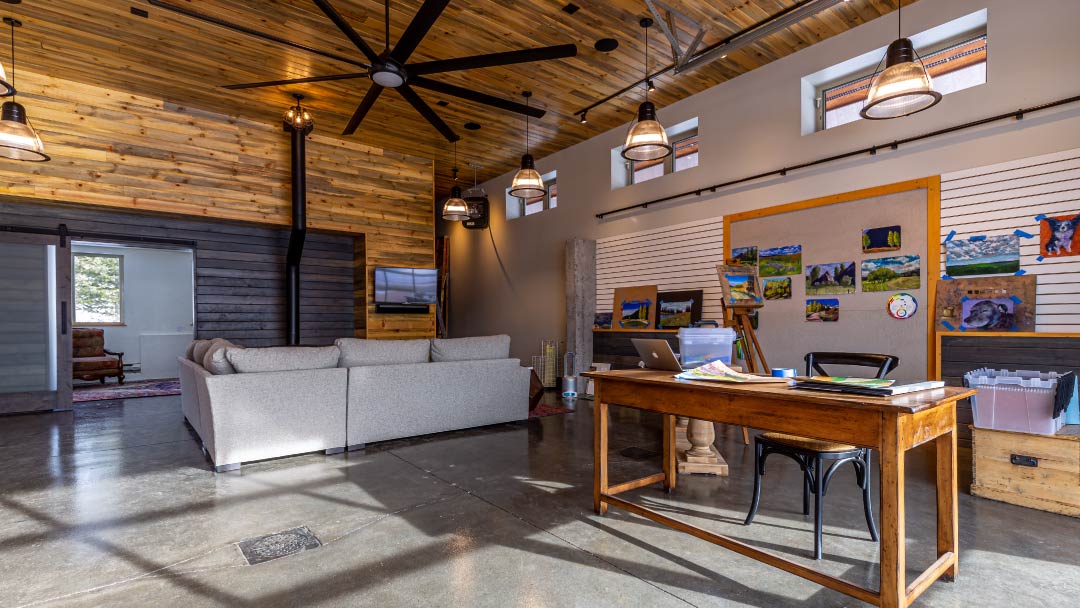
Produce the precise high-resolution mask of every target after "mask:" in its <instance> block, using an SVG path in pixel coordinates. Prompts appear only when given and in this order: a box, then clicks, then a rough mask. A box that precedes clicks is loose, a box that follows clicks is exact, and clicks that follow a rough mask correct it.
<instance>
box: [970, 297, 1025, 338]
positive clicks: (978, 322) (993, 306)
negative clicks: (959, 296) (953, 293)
mask: <svg viewBox="0 0 1080 608" xmlns="http://www.w3.org/2000/svg"><path fill="white" fill-rule="evenodd" d="M1015 305H1016V303H1015V302H1014V301H1013V300H1011V299H1008V298H992V299H986V300H984V299H973V300H965V301H964V304H963V309H962V311H961V314H962V321H961V324H960V328H961V329H965V330H978V331H1012V330H1013V329H1014V328H1015V326H1016V315H1015V312H1014V310H1015V309H1014V306H1015Z"/></svg>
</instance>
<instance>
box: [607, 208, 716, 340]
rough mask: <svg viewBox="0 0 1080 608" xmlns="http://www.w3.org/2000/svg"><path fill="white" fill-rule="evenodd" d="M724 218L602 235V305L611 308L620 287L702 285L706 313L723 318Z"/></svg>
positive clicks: (666, 288) (705, 315) (670, 288)
mask: <svg viewBox="0 0 1080 608" xmlns="http://www.w3.org/2000/svg"><path fill="white" fill-rule="evenodd" d="M723 219H724V218H722V217H715V218H710V219H707V220H698V221H695V222H687V223H685V224H676V225H674V226H666V227H664V228H658V229H654V230H643V231H640V232H631V233H627V234H621V235H619V236H613V237H608V238H605V239H598V240H597V241H596V311H597V312H611V308H612V306H613V304H614V299H615V288H616V287H632V286H634V285H656V286H657V288H658V289H659V290H660V291H674V290H680V289H702V290H704V300H703V302H702V310H701V314H702V318H703V319H715V320H720V319H722V318H723V314H722V309H721V301H722V300H723V294H721V292H720V279H719V278H718V277H717V275H716V265H717V264H721V263H723V259H724V221H723Z"/></svg>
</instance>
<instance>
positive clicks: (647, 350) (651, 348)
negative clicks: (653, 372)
mask: <svg viewBox="0 0 1080 608" xmlns="http://www.w3.org/2000/svg"><path fill="white" fill-rule="evenodd" d="M630 341H631V342H633V344H634V348H636V349H637V352H638V356H639V357H641V360H642V361H644V362H645V367H646V368H648V369H658V370H664V371H669V372H681V371H683V367H682V365H681V364H679V358H678V357H676V356H675V351H673V350H671V344H669V343H668V341H667V340H647V339H643V338H631V339H630Z"/></svg>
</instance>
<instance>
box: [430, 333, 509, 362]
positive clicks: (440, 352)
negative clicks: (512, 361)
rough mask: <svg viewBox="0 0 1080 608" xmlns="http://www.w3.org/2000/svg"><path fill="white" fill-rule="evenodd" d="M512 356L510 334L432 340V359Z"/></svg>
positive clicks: (451, 359) (500, 357)
mask: <svg viewBox="0 0 1080 608" xmlns="http://www.w3.org/2000/svg"><path fill="white" fill-rule="evenodd" d="M508 358H510V336H507V335H505V334H502V335H498V336H480V337H476V338H451V339H440V338H435V339H434V340H432V341H431V360H432V361H476V360H480V359H508Z"/></svg>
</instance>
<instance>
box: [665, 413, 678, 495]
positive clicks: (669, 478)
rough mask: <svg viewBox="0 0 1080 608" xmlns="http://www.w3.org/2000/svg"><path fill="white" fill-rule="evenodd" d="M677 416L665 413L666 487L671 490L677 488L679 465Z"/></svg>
mask: <svg viewBox="0 0 1080 608" xmlns="http://www.w3.org/2000/svg"><path fill="white" fill-rule="evenodd" d="M676 451H677V450H676V448H675V416H671V415H668V414H665V415H664V476H665V479H664V489H665V490H667V491H668V492H671V491H672V490H674V489H675V483H676V476H677V475H678V470H679V465H678V463H677V462H676V458H675V453H676Z"/></svg>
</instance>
